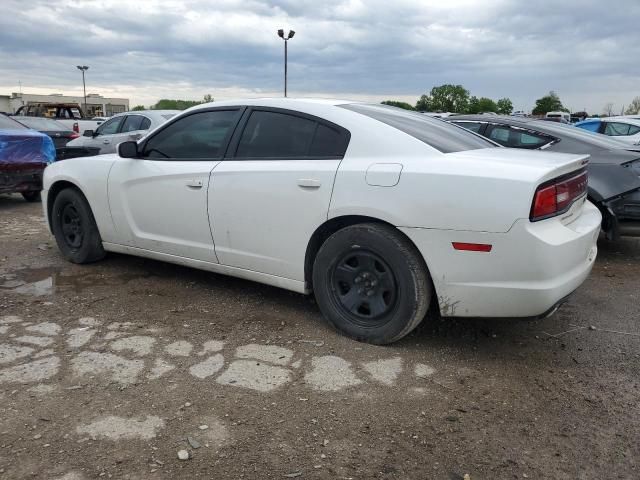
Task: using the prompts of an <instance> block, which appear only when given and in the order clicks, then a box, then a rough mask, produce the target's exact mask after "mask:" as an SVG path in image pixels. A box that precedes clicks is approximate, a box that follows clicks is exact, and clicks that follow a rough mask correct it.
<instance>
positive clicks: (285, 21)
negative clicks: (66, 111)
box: [0, 0, 640, 113]
mask: <svg viewBox="0 0 640 480" xmlns="http://www.w3.org/2000/svg"><path fill="white" fill-rule="evenodd" d="M639 18H640V1H639V0H609V1H604V0H560V1H559V0H535V1H531V0H485V1H479V0H334V1H332V0H325V1H322V0H274V1H267V0H244V1H242V0H195V1H188V0H184V1H182V0H98V1H81V0H55V1H51V0H2V6H1V13H0V94H7V93H10V92H14V91H18V88H19V82H21V83H22V90H23V91H24V92H28V93H52V92H58V93H66V94H80V93H81V92H82V81H81V74H80V72H79V71H78V70H77V69H76V68H75V66H76V65H80V64H83V65H89V67H90V69H89V71H88V75H87V91H88V93H100V94H103V95H110V96H118V97H127V98H129V99H130V100H131V105H132V106H133V105H136V104H144V105H150V104H153V103H155V102H156V101H157V100H158V99H159V98H186V99H200V98H202V96H203V95H204V94H207V93H210V94H211V95H213V96H214V97H215V98H217V99H227V98H235V97H242V96H270V95H281V92H282V85H283V79H282V75H283V74H282V69H283V67H282V65H283V45H282V43H283V42H282V40H280V39H279V38H278V37H277V35H276V31H277V29H278V28H285V29H289V28H291V29H293V30H295V31H296V35H295V37H294V38H293V39H292V40H291V41H290V43H289V95H290V96H296V95H297V96H325V97H326V96H331V97H338V98H354V99H366V100H373V101H381V100H384V99H400V100H405V101H408V102H410V103H415V101H416V99H417V97H419V96H420V95H421V94H422V93H424V92H428V91H429V90H430V89H431V87H433V86H434V85H440V84H443V83H454V84H462V85H464V86H465V87H466V88H467V89H468V90H470V91H471V93H472V94H473V95H477V96H488V97H492V98H499V97H504V96H506V97H510V98H511V99H512V101H513V104H514V107H515V108H516V109H524V110H530V109H531V108H532V106H533V104H534V102H535V99H537V98H539V97H540V96H542V95H544V94H545V93H546V92H548V91H549V90H555V91H556V92H557V93H558V94H559V95H560V98H561V99H562V101H563V103H564V104H565V106H567V107H569V108H571V109H573V110H574V111H575V110H582V109H583V108H587V110H588V111H589V112H593V113H600V112H601V111H602V109H603V107H604V105H605V104H606V103H608V102H612V103H614V109H615V110H616V111H619V110H620V109H621V108H622V106H623V105H628V104H629V102H630V101H631V100H632V98H633V97H635V96H639V95H640V30H639V24H638V19H639Z"/></svg>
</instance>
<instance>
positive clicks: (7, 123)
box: [0, 115, 27, 130]
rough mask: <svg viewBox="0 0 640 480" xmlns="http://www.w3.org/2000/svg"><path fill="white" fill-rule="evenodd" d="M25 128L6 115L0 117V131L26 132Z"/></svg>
mask: <svg viewBox="0 0 640 480" xmlns="http://www.w3.org/2000/svg"><path fill="white" fill-rule="evenodd" d="M26 129H27V127H25V126H24V125H21V124H19V123H18V122H16V121H15V120H12V119H10V118H9V117H7V116H6V115H0V130H26Z"/></svg>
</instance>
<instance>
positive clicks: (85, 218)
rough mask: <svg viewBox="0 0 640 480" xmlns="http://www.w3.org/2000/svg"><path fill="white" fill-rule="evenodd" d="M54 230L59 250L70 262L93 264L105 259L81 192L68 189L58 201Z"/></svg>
mask: <svg viewBox="0 0 640 480" xmlns="http://www.w3.org/2000/svg"><path fill="white" fill-rule="evenodd" d="M51 227H52V229H53V234H54V235H55V237H56V243H57V244H58V248H59V249H60V251H61V252H62V254H63V255H64V256H65V257H66V258H67V260H69V261H71V262H73V263H90V262H95V261H97V260H100V259H102V258H103V257H104V256H105V252H104V249H103V248H102V239H101V238H100V232H99V231H98V227H97V226H96V221H95V219H94V218H93V213H91V208H90V207H89V203H88V202H87V200H86V199H85V198H84V196H83V195H82V194H81V193H80V192H79V191H78V190H76V189H74V188H67V189H65V190H62V191H61V192H60V193H59V194H58V196H57V197H56V198H55V201H54V202H53V210H52V212H51Z"/></svg>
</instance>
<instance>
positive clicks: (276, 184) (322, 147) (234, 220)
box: [209, 108, 349, 281]
mask: <svg viewBox="0 0 640 480" xmlns="http://www.w3.org/2000/svg"><path fill="white" fill-rule="evenodd" d="M348 142H349V132H348V131H347V130H345V129H343V128H341V127H339V126H337V125H334V124H332V123H329V122H326V121H324V120H321V119H318V118H316V117H311V116H309V115H304V114H300V113H298V112H292V111H289V110H283V109H267V108H251V109H248V110H247V111H246V112H245V114H244V116H243V119H242V121H241V123H240V126H239V127H238V129H237V132H236V134H235V135H234V138H233V140H232V142H231V145H230V147H229V152H228V153H227V157H225V159H224V161H222V162H221V163H219V164H218V165H217V166H216V168H215V169H214V170H213V174H212V182H211V184H210V187H209V215H210V218H211V224H212V228H213V236H214V240H215V245H216V254H217V256H218V259H219V260H220V263H221V264H224V265H228V266H233V267H238V268H242V269H247V270H253V271H257V272H261V273H267V274H271V275H275V276H280V277H285V278H289V279H294V280H300V281H303V280H304V259H305V252H306V248H307V243H308V241H309V239H310V238H311V235H312V234H313V232H314V231H315V229H316V228H317V227H318V225H320V224H322V223H323V222H324V221H326V219H327V213H328V210H329V202H330V200H331V192H332V188H333V182H334V178H335V175H336V171H337V169H338V166H339V165H340V162H341V160H342V158H343V156H344V153H345V150H346V148H347V145H348Z"/></svg>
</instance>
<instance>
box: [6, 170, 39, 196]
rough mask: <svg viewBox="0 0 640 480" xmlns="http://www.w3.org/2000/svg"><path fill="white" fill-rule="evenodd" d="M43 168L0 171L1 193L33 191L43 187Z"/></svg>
mask: <svg viewBox="0 0 640 480" xmlns="http://www.w3.org/2000/svg"><path fill="white" fill-rule="evenodd" d="M42 171H43V168H38V169H34V170H24V171H20V172H11V173H0V193H13V192H33V191H36V192H37V191H40V190H41V189H42Z"/></svg>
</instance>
